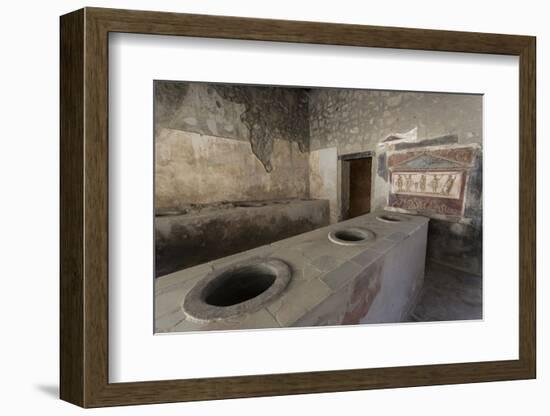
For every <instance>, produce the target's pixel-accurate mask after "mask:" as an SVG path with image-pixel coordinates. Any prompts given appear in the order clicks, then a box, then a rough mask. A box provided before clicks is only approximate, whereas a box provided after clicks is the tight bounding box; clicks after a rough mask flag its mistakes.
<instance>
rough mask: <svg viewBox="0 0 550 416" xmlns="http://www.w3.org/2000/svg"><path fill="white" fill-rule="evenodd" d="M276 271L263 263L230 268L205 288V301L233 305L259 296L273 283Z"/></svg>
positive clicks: (212, 303)
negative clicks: (234, 268)
mask: <svg viewBox="0 0 550 416" xmlns="http://www.w3.org/2000/svg"><path fill="white" fill-rule="evenodd" d="M276 277H277V275H276V273H275V271H274V270H273V269H271V268H269V267H266V266H264V265H261V264H256V265H251V266H246V267H243V268H241V269H236V270H229V271H226V272H224V273H222V274H221V275H219V276H218V277H217V278H215V279H214V280H212V281H211V282H210V283H209V284H208V285H207V286H206V287H205V288H204V292H203V293H204V294H203V296H204V301H205V303H207V304H208V305H212V306H231V305H236V304H239V303H242V302H245V301H247V300H250V299H253V298H255V297H256V296H259V295H260V294H262V293H263V292H265V291H266V290H267V289H269V288H270V287H271V285H273V283H274V282H275V278H276Z"/></svg>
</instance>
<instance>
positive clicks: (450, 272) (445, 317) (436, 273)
mask: <svg viewBox="0 0 550 416" xmlns="http://www.w3.org/2000/svg"><path fill="white" fill-rule="evenodd" d="M481 281H482V279H481V278H480V277H479V276H476V275H472V274H469V273H466V272H461V271H457V270H455V269H451V268H449V267H447V266H443V265H441V264H438V263H429V264H427V265H426V276H425V278H424V287H423V289H422V293H421V294H420V301H419V303H418V305H417V306H416V308H415V310H414V311H413V313H412V315H411V317H410V320H411V321H416V322H429V321H454V320H468V319H481V318H482V312H481V311H482V308H481V304H482V295H481V293H482V290H481V286H482V283H481Z"/></svg>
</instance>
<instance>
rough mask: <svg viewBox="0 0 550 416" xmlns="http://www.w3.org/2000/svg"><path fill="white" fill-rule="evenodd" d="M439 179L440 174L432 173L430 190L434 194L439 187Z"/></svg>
mask: <svg viewBox="0 0 550 416" xmlns="http://www.w3.org/2000/svg"><path fill="white" fill-rule="evenodd" d="M439 179H440V175H433V176H432V183H431V187H432V192H433V193H434V194H437V189H438V188H439Z"/></svg>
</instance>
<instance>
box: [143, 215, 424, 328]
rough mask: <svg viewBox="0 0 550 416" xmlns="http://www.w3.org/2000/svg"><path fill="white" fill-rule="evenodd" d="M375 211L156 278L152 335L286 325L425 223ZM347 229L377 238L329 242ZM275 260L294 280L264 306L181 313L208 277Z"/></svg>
mask: <svg viewBox="0 0 550 416" xmlns="http://www.w3.org/2000/svg"><path fill="white" fill-rule="evenodd" d="M384 214H386V215H388V214H389V213H388V212H386V211H378V212H374V213H370V214H366V215H362V216H359V217H355V218H352V219H350V220H346V221H342V222H339V223H336V224H332V225H329V226H327V227H323V228H319V229H317V230H314V231H310V232H307V233H304V234H300V235H297V236H294V237H290V238H287V239H284V240H280V241H277V242H275V243H272V244H270V245H265V246H261V247H257V248H255V249H252V250H248V251H244V252H241V253H238V254H235V255H232V256H228V257H224V258H221V259H218V260H214V261H212V262H209V263H205V264H201V265H199V266H195V267H191V268H188V269H185V270H181V271H178V272H175V273H172V274H169V275H166V276H163V277H161V278H157V279H156V280H155V302H154V303H155V332H157V333H162V332H187V331H204V330H229V329H254V328H278V327H289V326H292V324H293V323H294V322H296V321H298V320H299V319H300V318H301V317H303V316H304V315H305V314H307V313H308V311H310V310H312V309H313V308H314V307H315V306H317V305H319V304H320V303H321V302H323V301H324V300H325V299H327V298H328V297H329V296H330V295H331V294H333V293H335V292H336V291H338V290H340V289H341V288H343V287H345V286H346V285H348V284H350V283H351V282H352V281H353V279H354V277H355V276H357V275H358V274H360V273H361V271H362V270H364V269H366V268H367V267H369V266H370V265H371V264H372V263H374V262H375V261H376V260H378V259H379V258H380V257H382V256H385V255H386V253H388V252H389V251H390V249H392V247H394V246H396V245H397V244H399V243H400V242H401V241H403V240H405V239H406V238H408V237H409V236H410V235H412V234H413V233H414V232H415V231H417V230H418V229H419V228H421V227H422V226H424V225H425V224H426V223H427V222H428V221H429V219H428V218H426V217H422V216H412V215H405V214H399V215H397V214H394V213H391V214H389V215H396V216H398V217H402V218H404V219H405V220H404V221H401V222H395V223H388V222H382V221H380V220H379V219H377V216H379V215H384ZM346 227H364V228H367V229H369V230H371V231H373V232H374V233H375V234H376V239H375V240H372V241H368V242H365V243H363V244H361V245H355V246H343V245H338V244H335V243H333V242H331V241H329V239H328V233H329V232H330V231H333V230H338V229H341V228H346ZM265 257H273V258H278V259H280V260H283V261H284V262H286V263H288V264H289V265H290V267H291V269H292V278H291V280H290V283H289V285H288V286H287V288H286V289H285V291H284V292H283V293H282V294H281V295H280V296H279V297H278V298H275V299H273V300H271V301H269V302H267V303H266V304H265V305H264V307H263V308H261V309H260V310H257V311H255V312H252V313H248V314H244V315H241V316H238V317H236V318H229V319H223V320H219V321H210V322H206V321H202V322H199V321H195V320H193V319H190V318H189V317H188V316H187V315H186V313H185V312H184V311H183V309H182V306H181V305H182V303H183V300H184V298H185V296H186V294H187V293H188V292H189V291H190V290H191V289H192V288H193V286H194V285H195V284H196V283H197V282H198V281H199V280H200V279H201V278H203V277H205V276H206V275H207V274H208V273H210V272H212V271H213V270H216V269H221V268H224V267H226V266H228V265H230V264H233V263H238V262H241V261H243V260H247V259H252V258H265Z"/></svg>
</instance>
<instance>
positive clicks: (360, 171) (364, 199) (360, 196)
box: [347, 157, 372, 218]
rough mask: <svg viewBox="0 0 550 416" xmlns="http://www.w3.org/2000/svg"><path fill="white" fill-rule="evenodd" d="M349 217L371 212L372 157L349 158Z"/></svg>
mask: <svg viewBox="0 0 550 416" xmlns="http://www.w3.org/2000/svg"><path fill="white" fill-rule="evenodd" d="M347 163H349V218H353V217H357V216H359V215H363V214H368V213H369V212H370V187H371V172H372V158H370V157H365V158H361V159H352V160H349V161H348V162H347Z"/></svg>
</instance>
